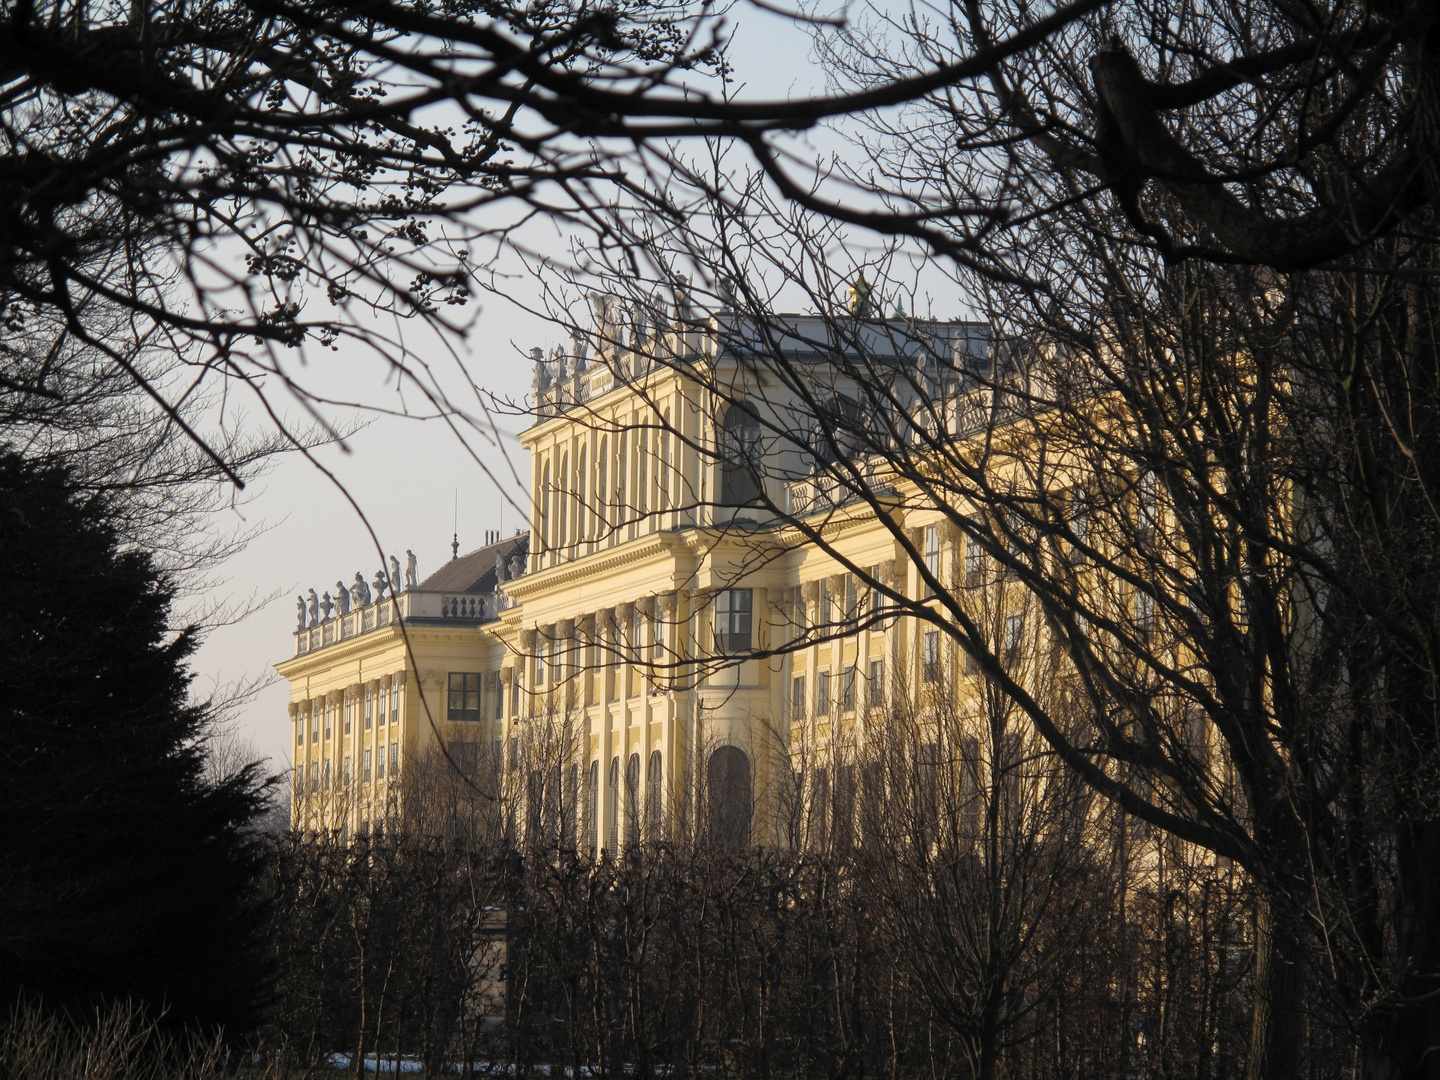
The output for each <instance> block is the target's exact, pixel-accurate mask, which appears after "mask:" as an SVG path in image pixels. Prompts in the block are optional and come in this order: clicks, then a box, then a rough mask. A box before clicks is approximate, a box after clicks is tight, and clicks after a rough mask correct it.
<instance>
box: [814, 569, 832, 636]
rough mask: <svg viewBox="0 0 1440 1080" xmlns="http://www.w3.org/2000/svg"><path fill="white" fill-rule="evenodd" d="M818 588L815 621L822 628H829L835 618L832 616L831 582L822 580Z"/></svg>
mask: <svg viewBox="0 0 1440 1080" xmlns="http://www.w3.org/2000/svg"><path fill="white" fill-rule="evenodd" d="M818 586H819V587H818V588H817V589H816V597H817V599H816V601H815V621H816V622H817V623H818V624H819V625H821V626H828V625H829V623H830V620H831V618H832V617H833V616H832V615H831V614H830V582H828V581H826V580H825V579H824V578H821V579H820V581H819V583H818Z"/></svg>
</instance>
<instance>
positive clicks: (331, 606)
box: [320, 592, 335, 622]
mask: <svg viewBox="0 0 1440 1080" xmlns="http://www.w3.org/2000/svg"><path fill="white" fill-rule="evenodd" d="M320 610H321V611H323V612H324V613H325V620H326V622H329V620H330V613H331V612H332V611H334V610H335V602H334V601H333V600H331V599H330V594H329V593H328V592H327V593H326V594H325V595H324V596H322V597H321V598H320Z"/></svg>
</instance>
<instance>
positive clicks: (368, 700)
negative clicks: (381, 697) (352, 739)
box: [365, 686, 375, 731]
mask: <svg viewBox="0 0 1440 1080" xmlns="http://www.w3.org/2000/svg"><path fill="white" fill-rule="evenodd" d="M374 723H375V700H374V698H373V697H372V696H371V694H370V688H369V687H368V686H367V687H366V688H365V730H366V731H369V730H370V728H371V727H373V726H374Z"/></svg>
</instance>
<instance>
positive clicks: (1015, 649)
mask: <svg viewBox="0 0 1440 1080" xmlns="http://www.w3.org/2000/svg"><path fill="white" fill-rule="evenodd" d="M1024 638H1025V618H1024V616H1022V615H1008V616H1006V618H1005V663H1006V665H1007V666H1013V665H1014V664H1016V663H1018V662H1019V660H1020V648H1021V645H1023V644H1024Z"/></svg>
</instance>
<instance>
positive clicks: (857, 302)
mask: <svg viewBox="0 0 1440 1080" xmlns="http://www.w3.org/2000/svg"><path fill="white" fill-rule="evenodd" d="M874 291H875V289H874V287H873V286H872V285H871V284H870V282H868V281H866V280H865V271H864V270H861V271H860V273H859V274H857V275H856V276H855V284H853V285H851V286H850V308H849V310H850V314H851V315H853V316H855V318H857V319H868V318H869V317H870V296H871V294H872V293H874Z"/></svg>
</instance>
